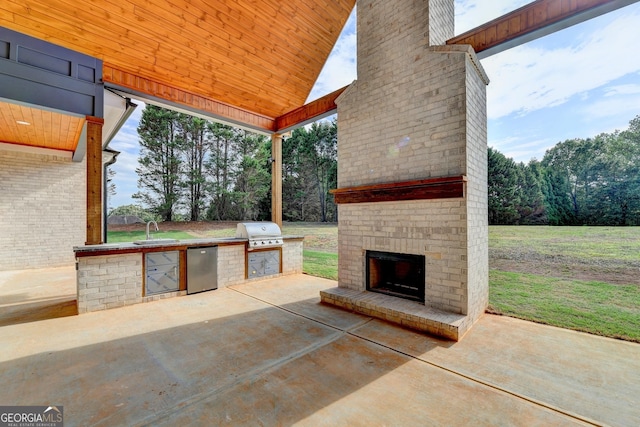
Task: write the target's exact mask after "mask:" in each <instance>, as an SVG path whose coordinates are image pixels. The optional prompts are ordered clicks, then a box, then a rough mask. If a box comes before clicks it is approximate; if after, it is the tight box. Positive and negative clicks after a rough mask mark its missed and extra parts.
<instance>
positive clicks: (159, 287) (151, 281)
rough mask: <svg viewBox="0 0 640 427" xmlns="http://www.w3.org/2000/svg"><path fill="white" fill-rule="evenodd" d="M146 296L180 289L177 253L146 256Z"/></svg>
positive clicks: (154, 253) (157, 253)
mask: <svg viewBox="0 0 640 427" xmlns="http://www.w3.org/2000/svg"><path fill="white" fill-rule="evenodd" d="M145 279H146V280H145V283H146V292H145V293H146V295H153V294H160V293H163V292H174V291H177V290H179V289H180V268H179V252H178V251H170V252H152V253H148V254H147V256H146V274H145Z"/></svg>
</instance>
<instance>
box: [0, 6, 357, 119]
mask: <svg viewBox="0 0 640 427" xmlns="http://www.w3.org/2000/svg"><path fill="white" fill-rule="evenodd" d="M354 5H355V0H313V1H311V0H288V1H286V2H284V1H281V0H233V1H232V0H218V1H207V0H110V1H109V0H86V1H84V2H82V4H79V3H78V2H77V1H75V0H26V1H25V0H3V1H2V2H0V22H2V25H3V26H5V27H7V28H10V29H12V30H15V31H18V32H22V33H24V34H27V35H30V36H33V37H37V38H40V39H43V40H46V41H48V42H51V43H55V44H58V45H61V46H64V47H66V48H69V49H72V50H76V51H78V52H82V53H85V54H87V55H90V56H94V57H97V58H99V59H101V60H103V61H104V66H105V68H109V69H114V70H120V71H122V72H124V73H127V74H128V75H133V76H137V77H140V78H142V79H144V80H145V81H151V82H154V83H159V84H161V85H167V87H171V88H176V89H178V90H181V91H184V92H187V93H190V94H194V95H197V96H201V97H203V98H206V99H212V100H216V101H218V102H220V103H222V104H227V105H230V106H233V107H237V108H240V109H242V110H246V111H248V112H252V113H256V114H259V115H262V116H265V117H269V118H276V117H278V116H280V115H282V114H284V113H286V112H289V111H291V110H293V109H295V108H298V107H300V106H301V105H303V104H304V102H305V100H306V99H307V96H308V95H309V93H310V91H311V89H312V87H313V85H314V83H315V81H316V79H317V77H318V75H319V73H320V71H321V69H322V67H323V65H324V63H325V61H326V59H327V57H328V56H329V53H330V52H331V49H332V48H333V45H334V44H335V42H336V40H337V39H338V36H339V34H340V31H341V30H342V28H343V26H344V24H345V22H346V20H347V18H348V17H349V13H350V12H351V10H352V9H353V7H354Z"/></svg>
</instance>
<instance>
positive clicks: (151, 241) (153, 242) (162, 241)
mask: <svg viewBox="0 0 640 427" xmlns="http://www.w3.org/2000/svg"><path fill="white" fill-rule="evenodd" d="M177 241H178V239H149V240H136V241H135V242H133V244H134V245H164V244H166V243H176V242H177Z"/></svg>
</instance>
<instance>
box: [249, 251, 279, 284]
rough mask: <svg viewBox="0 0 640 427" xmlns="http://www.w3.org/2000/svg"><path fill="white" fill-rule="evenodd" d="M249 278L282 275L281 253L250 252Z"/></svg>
mask: <svg viewBox="0 0 640 427" xmlns="http://www.w3.org/2000/svg"><path fill="white" fill-rule="evenodd" d="M248 267H249V278H250V279H251V278H253V277H262V276H270V275H272V274H278V273H280V251H279V250H274V251H259V252H250V253H249V256H248Z"/></svg>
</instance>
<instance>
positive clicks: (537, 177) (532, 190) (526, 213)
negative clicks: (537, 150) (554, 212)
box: [517, 160, 548, 225]
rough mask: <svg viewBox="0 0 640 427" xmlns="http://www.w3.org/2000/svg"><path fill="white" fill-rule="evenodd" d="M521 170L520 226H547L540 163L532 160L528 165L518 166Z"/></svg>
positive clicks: (519, 188)
mask: <svg viewBox="0 0 640 427" xmlns="http://www.w3.org/2000/svg"><path fill="white" fill-rule="evenodd" d="M518 170H519V175H520V176H519V186H518V192H519V201H520V203H519V204H518V206H517V210H518V215H519V219H518V224H523V225H538V224H547V223H548V220H547V213H546V209H545V205H544V194H543V193H542V179H543V178H542V168H541V167H540V163H539V162H538V161H536V160H532V161H530V162H529V164H528V165H525V164H524V163H519V164H518Z"/></svg>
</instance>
